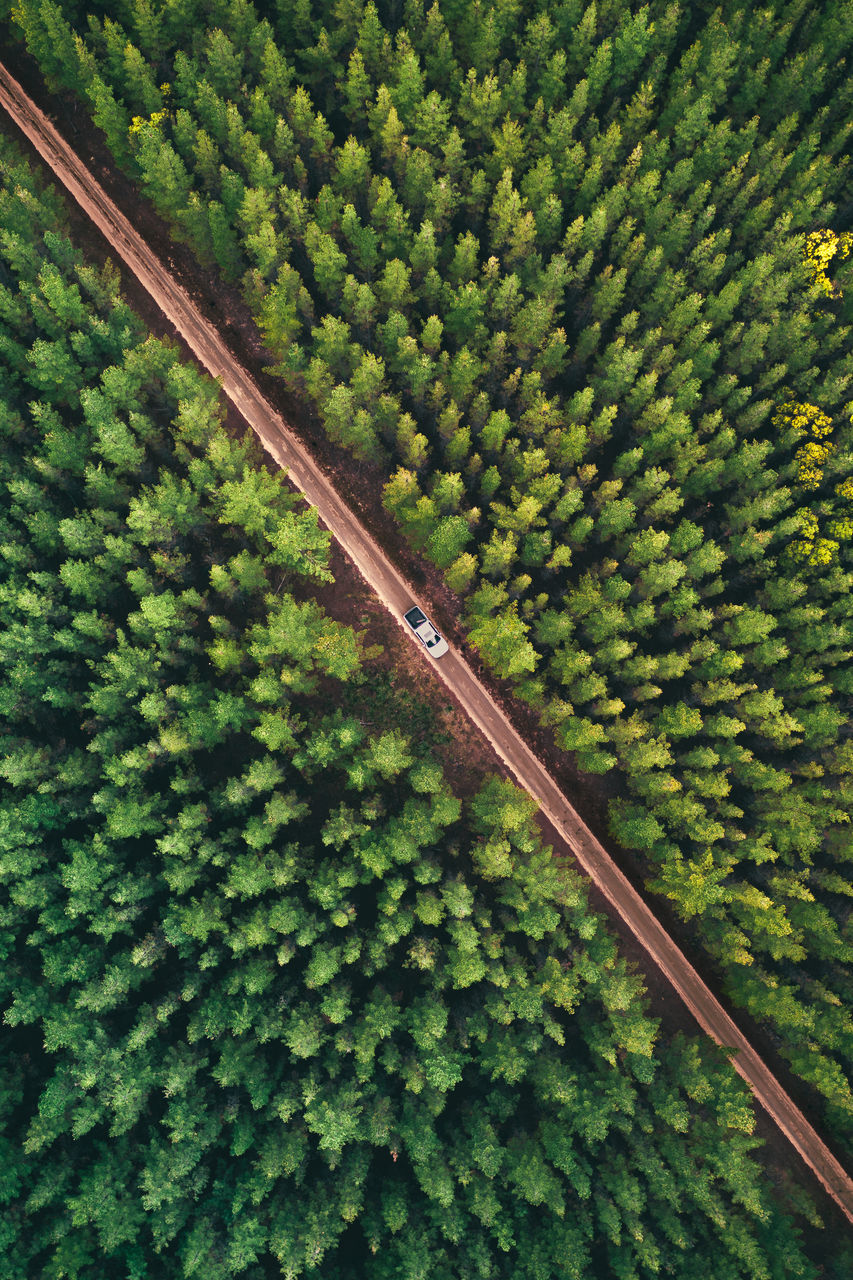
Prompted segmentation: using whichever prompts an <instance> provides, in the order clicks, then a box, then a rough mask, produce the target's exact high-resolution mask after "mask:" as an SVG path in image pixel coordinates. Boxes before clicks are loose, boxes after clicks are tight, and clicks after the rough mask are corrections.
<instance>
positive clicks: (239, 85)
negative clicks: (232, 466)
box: [12, 0, 853, 1152]
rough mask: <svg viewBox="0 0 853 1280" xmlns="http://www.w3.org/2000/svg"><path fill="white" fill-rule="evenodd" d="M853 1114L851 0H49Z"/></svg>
mask: <svg viewBox="0 0 853 1280" xmlns="http://www.w3.org/2000/svg"><path fill="white" fill-rule="evenodd" d="M12 30H13V31H14V32H16V33H18V34H19V36H20V37H21V38H23V39H25V40H26V44H27V47H28V48H29V50H30V51H31V53H32V54H33V55H34V56H35V58H36V59H37V60H38V62H39V64H40V66H41V67H42V69H43V71H44V74H45V76H46V77H47V79H48V81H49V82H50V83H51V84H52V85H54V86H63V87H64V88H66V89H71V90H73V91H75V92H76V93H77V94H78V95H79V96H80V98H81V99H82V100H83V101H84V102H85V103H86V104H88V106H89V108H90V109H91V112H92V118H93V120H94V122H95V123H96V124H97V125H98V127H99V128H101V129H102V130H103V131H104V133H105V135H106V138H107V140H108V142H109V145H110V146H111V148H112V150H113V153H114V155H115V157H116V159H117V161H118V162H119V163H120V164H121V165H122V166H123V167H124V168H125V170H126V171H127V172H128V173H130V174H131V175H132V176H133V177H134V178H135V179H136V180H137V181H138V183H139V187H140V190H141V191H142V192H144V193H145V195H146V196H148V197H149V198H150V199H151V200H152V201H153V203H154V205H155V206H156V208H157V209H158V210H159V211H160V213H161V214H163V215H164V216H165V217H166V219H168V221H169V222H170V224H171V226H172V228H173V229H174V234H175V236H177V237H178V238H180V239H181V240H184V241H186V242H188V243H189V244H190V245H191V246H192V247H193V249H194V250H195V252H196V254H197V255H198V257H199V260H200V261H201V262H202V263H203V264H205V266H207V267H209V268H213V269H216V270H218V271H219V272H220V273H221V275H222V277H223V278H224V279H225V280H227V281H230V282H232V283H236V284H239V285H240V287H241V288H242V291H243V294H244V296H245V298H246V299H247V301H248V303H249V305H250V306H251V308H252V310H253V312H254V315H255V316H256V318H257V322H258V325H259V326H260V329H261V332H262V333H263V335H264V337H265V339H266V342H267V344H268V346H269V348H270V349H271V350H272V352H273V353H274V355H275V360H276V362H277V367H278V371H279V373H280V374H281V376H282V377H283V378H284V379H285V380H286V381H287V382H288V384H289V386H290V387H292V388H295V389H297V390H298V391H300V392H301V393H302V394H304V395H305V396H306V397H307V398H308V399H309V400H310V402H311V403H312V404H313V405H314V406H316V407H317V409H318V410H319V412H320V414H321V416H322V420H323V422H324V425H325V429H326V431H327V432H328V433H329V436H330V437H331V439H332V440H333V441H335V442H338V443H339V444H340V446H341V447H342V448H343V449H346V450H349V451H351V453H352V454H353V455H354V456H356V457H358V458H359V459H362V460H367V461H369V462H370V463H371V464H373V466H374V467H375V468H377V469H378V473H379V474H381V476H382V478H383V480H384V482H385V489H384V501H385V505H386V507H387V508H388V509H389V510H390V511H392V512H393V513H394V514H395V516H396V517H397V518H398V520H399V522H400V527H401V530H402V531H403V532H404V533H405V536H406V537H407V538H408V539H409V540H410V541H411V543H412V544H413V546H414V547H415V548H418V549H420V551H422V553H423V555H424V556H426V557H428V558H429V559H431V560H432V561H433V562H434V563H435V565H437V566H438V567H439V568H440V569H441V570H442V571H443V573H444V574H445V576H446V580H447V582H448V583H449V584H450V586H451V587H452V588H453V590H455V591H456V592H458V593H459V595H460V597H461V598H462V600H463V601H464V605H463V611H464V617H465V619H466V627H467V631H468V635H469V637H470V640H471V642H472V643H473V644H474V645H475V646H476V648H477V649H478V650H479V652H480V654H481V655H482V657H483V659H484V661H485V662H486V663H487V664H488V666H489V667H490V668H491V669H492V670H493V671H494V672H495V673H497V674H498V675H500V676H503V677H506V678H508V679H509V680H511V681H512V682H513V683H514V685H515V688H516V689H517V691H518V694H519V695H520V696H521V697H522V698H524V699H526V700H527V701H528V702H529V703H530V704H531V705H532V706H533V707H534V708H535V709H536V710H537V712H538V714H539V715H540V717H541V720H542V723H543V724H544V725H546V726H548V727H549V728H550V729H551V730H553V734H554V737H555V740H556V742H557V744H558V745H559V746H560V747H561V748H562V749H564V750H565V751H567V752H571V753H573V755H574V757H575V758H576V761H577V763H578V765H579V766H580V768H581V769H582V770H585V771H587V772H588V773H589V772H591V773H593V774H602V773H611V774H612V776H613V777H614V778H616V779H618V783H617V785H616V786H615V787H614V790H615V791H616V792H618V794H619V799H618V800H616V801H614V802H613V803H612V806H611V815H610V823H611V830H612V833H613V835H614V836H615V837H617V838H618V840H619V841H621V843H622V844H623V845H624V846H627V847H628V848H630V849H633V850H636V851H637V856H638V857H639V858H640V859H642V861H643V865H644V866H645V868H646V878H647V884H648V886H649V888H650V889H651V890H653V891H654V892H655V893H658V894H661V895H664V896H665V897H666V898H667V899H669V900H670V902H671V904H672V906H673V908H674V910H675V911H676V912H677V913H678V915H679V916H680V917H681V918H682V919H683V920H684V921H685V922H687V921H689V922H691V923H690V928H691V931H692V936H693V937H694V938H695V940H696V941H697V942H698V943H699V944H700V945H701V946H702V947H704V949H705V951H706V953H707V955H708V957H709V959H710V960H711V961H712V963H713V964H714V966H715V967H716V970H717V972H718V973H719V974H720V975H721V977H722V981H723V983H724V987H725V990H726V992H727V993H728V995H729V996H730V997H731V999H732V1000H733V1001H734V1002H735V1003H736V1004H737V1005H738V1006H739V1007H741V1008H743V1009H746V1010H748V1011H749V1013H750V1014H751V1015H752V1016H753V1017H754V1018H755V1019H757V1020H758V1021H759V1022H761V1023H763V1024H764V1026H765V1027H766V1028H767V1029H768V1030H769V1031H770V1032H771V1033H772V1036H773V1037H774V1040H775V1042H776V1044H777V1045H778V1047H779V1049H780V1050H781V1052H782V1053H783V1054H784V1056H785V1057H786V1058H787V1060H788V1062H789V1063H790V1065H791V1067H792V1068H793V1070H794V1071H795V1072H796V1074H797V1075H798V1076H800V1077H801V1078H802V1079H803V1080H804V1081H807V1082H808V1083H809V1085H811V1086H813V1087H814V1089H816V1090H817V1091H819V1093H820V1094H821V1095H822V1096H823V1098H824V1099H825V1102H826V1115H827V1117H828V1119H829V1121H830V1122H831V1124H832V1126H833V1127H834V1130H835V1132H836V1133H837V1134H838V1135H839V1136H841V1135H843V1136H844V1141H845V1142H847V1144H848V1152H849V1151H851V1150H853V1143H851V1141H850V1139H851V1134H852V1133H853V1125H852V1124H851V1113H853V1095H851V1089H850V1077H851V1069H853V1025H851V1005H853V982H851V963H850V962H851V936H850V925H849V918H850V895H851V887H850V872H849V867H850V856H851V855H850V838H849V837H850V827H849V818H850V809H851V794H850V792H851V770H853V754H851V747H850V741H849V715H848V711H847V699H848V697H849V693H850V690H851V683H850V670H851V668H850V659H851V655H853V645H851V630H850V627H851V623H850V618H851V611H852V610H853V592H851V585H853V578H851V572H850V570H851V565H850V555H851V541H850V539H851V532H853V474H851V472H853V468H851V456H852V455H851V441H853V427H851V414H853V392H852V391H851V375H853V364H852V363H851V354H850V330H849V327H848V321H849V319H850V314H851V313H850V307H851V305H852V304H851V298H853V254H851V234H850V232H848V231H846V230H845V229H844V226H843V225H842V224H841V223H840V222H839V217H838V214H837V210H838V209H841V210H844V211H846V212H844V217H849V209H850V204H849V169H848V151H849V143H850V130H851V95H853V75H851V74H850V70H851V67H850V55H851V41H853V9H851V6H850V4H849V3H842V4H833V5H825V4H816V3H809V2H808V0H791V2H787V3H783V2H781V0H780V2H779V3H775V4H772V5H768V6H765V7H759V8H756V7H755V6H751V5H743V4H741V3H737V4H735V3H733V2H730V0H726V2H725V3H723V4H722V5H720V6H714V7H712V6H710V5H705V4H698V5H697V4H689V5H688V4H679V3H672V2H670V0H652V3H650V4H644V5H638V4H629V3H627V0H612V3H606V4H598V5H596V4H594V3H593V4H590V5H588V6H587V5H585V4H583V3H580V0H568V2H566V3H561V4H557V3H554V0H541V2H539V3H536V4H525V5H518V4H515V3H510V2H505V0H501V2H500V3H495V4H486V3H483V4H469V3H467V2H466V3H458V2H456V0H445V2H443V3H440V4H439V3H434V4H432V6H431V7H430V6H428V5H426V4H425V3H423V0H408V2H407V3H406V4H399V3H387V4H378V5H377V4H374V3H372V2H371V3H363V2H362V0H340V3H337V4H334V5H332V4H325V5H324V4H318V3H310V2H306V3H304V4H298V5H289V4H287V5H281V6H272V7H268V8H267V7H260V8H257V9H256V8H253V7H252V5H251V4H248V3H245V0H231V2H230V3H225V0H217V2H214V3H206V4H205V5H204V6H201V5H200V4H197V3H194V2H193V0H185V2H183V3H180V4H172V3H170V4H160V3H142V2H141V0H139V2H133V0H127V3H125V4H121V5H118V6H117V5H113V4H110V5H99V4H96V3H80V2H76V0H61V3H55V2H54V0H20V3H18V4H17V5H16V6H15V8H14V10H13V12H12Z"/></svg>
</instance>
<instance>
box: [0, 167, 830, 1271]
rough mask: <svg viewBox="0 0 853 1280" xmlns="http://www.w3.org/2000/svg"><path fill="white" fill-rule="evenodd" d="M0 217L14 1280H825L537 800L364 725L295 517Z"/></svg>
mask: <svg viewBox="0 0 853 1280" xmlns="http://www.w3.org/2000/svg"><path fill="white" fill-rule="evenodd" d="M0 222H2V226H3V235H2V238H0V314H2V325H0V350H2V359H3V369H4V376H3V381H2V386H3V398H2V403H0V424H2V451H1V452H0V486H2V493H3V503H2V511H3V514H2V520H0V545H2V558H1V559H0V621H1V622H2V627H0V706H2V747H3V749H2V765H0V778H2V789H0V883H2V898H0V925H2V931H0V950H2V955H0V991H2V997H0V999H2V1005H3V1008H4V1026H3V1031H2V1036H0V1055H1V1056H2V1067H0V1086H1V1087H0V1116H2V1129H1V1130H0V1161H2V1174H0V1201H2V1203H3V1205H4V1212H3V1218H2V1226H0V1259H2V1274H3V1276H4V1278H7V1280H33V1277H35V1276H39V1277H41V1278H43V1280H60V1278H61V1277H64V1278H68V1280H107V1278H108V1277H115V1278H116V1280H142V1278H143V1277H154V1276H156V1277H157V1278H158V1280H162V1278H163V1277H171V1276H175V1277H178V1276H183V1277H190V1276H203V1277H204V1278H205V1280H217V1278H218V1277H227V1276H232V1275H238V1274H245V1275H249V1276H253V1277H261V1276H272V1275H283V1276H287V1277H295V1276H297V1275H301V1274H305V1273H309V1272H310V1273H320V1274H324V1275H329V1276H331V1275H334V1276H335V1277H337V1278H340V1280H346V1278H347V1277H353V1280H354V1278H355V1277H359V1278H361V1277H364V1276H367V1275H369V1276H370V1277H375V1278H376V1280H381V1278H382V1277H387V1278H388V1280H392V1278H393V1280H400V1278H402V1277H411V1278H412V1280H413V1278H414V1277H424V1278H427V1277H428V1278H429V1280H441V1277H447V1278H450V1277H458V1278H459V1280H461V1278H462V1277H464V1278H465V1280H469V1278H470V1277H473V1276H482V1277H502V1276H506V1277H509V1276H512V1277H523V1276H529V1277H538V1278H540V1280H554V1277H557V1276H565V1277H575V1278H576V1280H586V1278H587V1277H589V1276H590V1275H591V1274H594V1275H595V1276H596V1277H598V1278H599V1280H606V1278H607V1277H613V1278H614V1280H629V1278H630V1277H635V1278H637V1280H640V1278H645V1277H653V1276H655V1275H658V1274H660V1273H665V1274H668V1275H673V1276H679V1277H683V1278H684V1280H688V1277H690V1278H692V1277H695V1275H696V1274H697V1268H698V1269H699V1271H700V1272H701V1274H703V1275H705V1276H707V1277H709V1280H713V1278H719V1280H738V1278H742V1280H758V1278H761V1280H788V1278H793V1277H808V1278H809V1280H812V1278H813V1277H816V1276H817V1275H818V1274H826V1275H828V1274H829V1272H828V1271H827V1272H824V1271H823V1270H819V1269H818V1268H816V1267H814V1266H813V1265H812V1264H810V1263H809V1262H807V1261H806V1259H805V1258H804V1257H803V1255H802V1253H801V1252H800V1248H799V1245H798V1241H797V1237H796V1235H795V1233H794V1232H793V1230H792V1228H791V1226H790V1224H789V1223H788V1221H787V1220H786V1219H785V1218H784V1217H783V1216H781V1215H780V1213H779V1211H778V1210H777V1209H776V1208H775V1206H774V1203H773V1201H772V1199H771V1198H770V1196H769V1194H768V1192H767V1190H766V1188H765V1187H762V1181H766V1180H764V1179H763V1178H761V1177H760V1176H759V1170H758V1169H757V1168H756V1166H755V1165H754V1163H753V1160H752V1158H751V1156H750V1155H749V1152H750V1150H751V1148H752V1147H754V1145H755V1140H754V1139H753V1138H751V1137H750V1132H751V1128H752V1115H751V1110H750V1105H749V1099H748V1096H747V1094H746V1092H745V1090H744V1088H743V1086H742V1085H741V1084H740V1082H739V1081H738V1080H737V1078H736V1077H735V1076H734V1074H733V1072H732V1070H731V1068H730V1066H729V1065H728V1064H727V1063H725V1061H724V1060H723V1059H722V1058H721V1056H720V1055H718V1054H716V1053H712V1052H711V1051H710V1050H709V1049H708V1048H706V1047H703V1046H702V1044H701V1043H689V1042H685V1041H683V1040H681V1039H678V1040H677V1041H676V1042H674V1043H673V1044H670V1045H668V1046H667V1045H663V1046H661V1045H659V1044H657V1045H656V1043H655V1040H656V1026H655V1024H654V1022H652V1021H651V1020H649V1019H648V1017H647V1016H646V1015H645V1013H644V1012H643V1007H642V1002H641V993H640V991H639V984H638V982H637V980H636V979H635V978H634V977H632V976H631V975H630V973H629V972H628V971H627V970H626V967H625V965H624V962H622V961H621V960H620V959H619V958H618V956H617V954H616V951H615V948H614V944H613V941H612V939H611V938H610V937H609V935H608V934H607V932H606V930H605V928H604V926H603V922H602V920H601V918H600V917H597V916H595V915H594V914H592V913H591V912H590V910H589V908H588V906H587V904H586V901H585V897H584V893H583V889H582V887H581V885H580V882H579V881H578V880H577V879H576V878H575V877H574V876H572V875H570V874H568V875H567V874H566V873H564V872H561V871H559V870H558V869H557V868H556V866H555V864H553V863H552V862H551V860H550V857H549V853H548V851H547V850H543V849H542V848H541V847H540V845H539V843H538V841H537V839H536V837H535V836H534V834H533V832H532V829H531V809H532V806H531V802H530V801H529V800H528V799H527V798H526V797H524V796H523V795H522V794H521V793H519V792H518V791H517V790H516V789H515V788H513V787H512V786H510V785H509V784H507V783H502V782H500V781H499V780H497V779H492V780H491V781H490V782H488V783H486V785H485V786H484V787H483V789H482V790H481V791H480V793H479V794H478V795H476V796H475V797H474V799H473V800H472V801H470V802H469V803H468V804H467V806H466V807H465V808H464V810H463V806H462V805H461V804H460V802H459V800H458V799H457V798H456V797H455V796H454V794H453V793H452V791H451V790H450V789H449V788H448V786H447V784H446V782H445V781H444V778H443V776H442V770H441V768H440V766H439V765H438V764H437V763H436V762H435V760H434V759H433V758H432V757H431V756H430V754H429V752H428V751H426V750H425V749H424V748H423V745H418V744H416V743H413V742H411V741H409V740H408V739H407V737H406V735H405V734H404V733H402V732H401V731H400V729H399V728H398V727H396V726H395V725H394V724H393V723H389V724H388V725H386V726H384V727H379V728H377V729H376V730H375V731H373V732H371V730H370V727H369V726H367V725H365V724H364V722H363V720H362V719H361V718H359V716H358V715H356V714H354V713H353V711H352V703H351V697H350V691H351V690H353V689H354V690H356V691H357V690H358V688H359V682H360V681H363V680H364V679H365V671H364V670H363V667H364V654H363V652H362V650H361V646H360V642H359V639H358V637H357V636H356V635H354V634H353V633H352V631H351V630H350V629H349V628H347V627H345V626H343V625H341V624H339V623H336V622H334V621H332V620H330V619H329V618H328V617H326V616H325V615H324V613H323V611H322V610H321V609H320V608H319V607H318V606H317V605H316V604H315V603H314V602H313V601H312V599H311V595H310V592H311V588H312V585H313V584H312V580H316V579H324V578H327V577H328V569H327V567H326V555H327V538H326V535H324V534H323V533H322V532H321V531H319V530H318V528H317V523H316V515H315V513H313V512H310V511H306V510H305V509H304V508H303V507H302V505H301V504H300V502H299V501H298V500H297V499H296V498H295V497H294V496H293V495H291V494H290V493H289V491H288V490H287V489H286V488H285V487H284V486H283V484H282V481H281V477H280V476H279V475H277V474H271V473H270V472H269V471H267V470H266V469H265V468H264V467H263V465H261V464H260V461H259V459H258V457H257V450H256V449H255V448H254V447H252V445H251V442H248V443H246V442H244V443H239V442H235V441H234V440H233V439H231V438H230V437H229V436H228V435H227V434H226V433H225V431H224V430H223V428H222V426H221V424H220V419H219V412H220V410H219V404H218V397H217V393H216V389H215V387H213V386H212V384H210V383H209V382H208V381H207V380H206V379H204V378H203V377H202V376H201V375H200V374H199V373H198V371H197V370H196V369H195V368H193V367H192V366H190V365H187V364H184V363H182V362H181V361H180V360H179V359H178V358H177V356H176V354H175V352H174V350H172V349H171V348H169V347H168V346H165V345H163V344H162V343H160V342H157V341H154V340H153V339H150V338H146V337H145V335H144V333H143V332H142V330H141V327H140V324H139V322H138V320H137V319H136V318H135V317H134V315H133V314H132V313H131V312H130V311H129V309H128V308H127V307H126V305H125V304H123V303H122V302H121V300H120V299H119V297H118V295H117V292H116V279H115V277H114V275H113V274H112V272H111V271H110V269H104V270H100V271H99V270H97V269H95V268H93V267H91V266H88V265H85V264H84V262H83V261H82V260H81V258H80V257H79V256H78V255H77V253H76V251H75V250H74V248H73V246H72V245H71V244H70V243H69V241H68V240H67V239H66V238H65V237H64V236H63V234H62V232H61V230H60V229H59V227H58V225H57V209H56V205H55V202H54V200H53V198H52V197H51V196H50V195H49V194H45V193H42V192H40V191H39V189H38V188H37V186H36V185H35V184H34V181H33V178H32V175H31V174H30V173H29V171H28V170H27V169H26V167H25V166H23V165H22V164H21V163H20V162H16V161H15V160H14V159H10V158H8V156H7V157H6V158H5V159H4V161H3V182H2V186H0ZM333 706H334V707H335V710H332V711H330V707H333ZM839 1274H840V1273H839Z"/></svg>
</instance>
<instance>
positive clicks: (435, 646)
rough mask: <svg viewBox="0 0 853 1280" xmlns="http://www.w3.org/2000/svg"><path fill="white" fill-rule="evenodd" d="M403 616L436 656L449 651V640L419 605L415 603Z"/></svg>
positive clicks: (438, 656)
mask: <svg viewBox="0 0 853 1280" xmlns="http://www.w3.org/2000/svg"><path fill="white" fill-rule="evenodd" d="M403 617H404V618H405V619H406V621H407V622H408V624H409V626H410V627H411V628H412V630H413V631H414V633H415V635H416V636H417V637H418V639H419V640H420V642H421V644H423V645H426V647H427V649H428V650H429V652H430V653H431V654H432V656H433V657H434V658H440V657H441V655H442V654H444V653H447V641H446V640H445V639H444V638H443V637H442V636H440V635H439V633H438V632H437V631H436V629H435V627H434V626H433V625H432V623H431V622H430V620H429V618H428V617H427V616H426V614H425V613H424V612H423V611H422V610H421V609H419V608H418V606H417V605H414V606H413V607H412V608H411V609H410V610H409V612H408V613H404V614H403Z"/></svg>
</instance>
